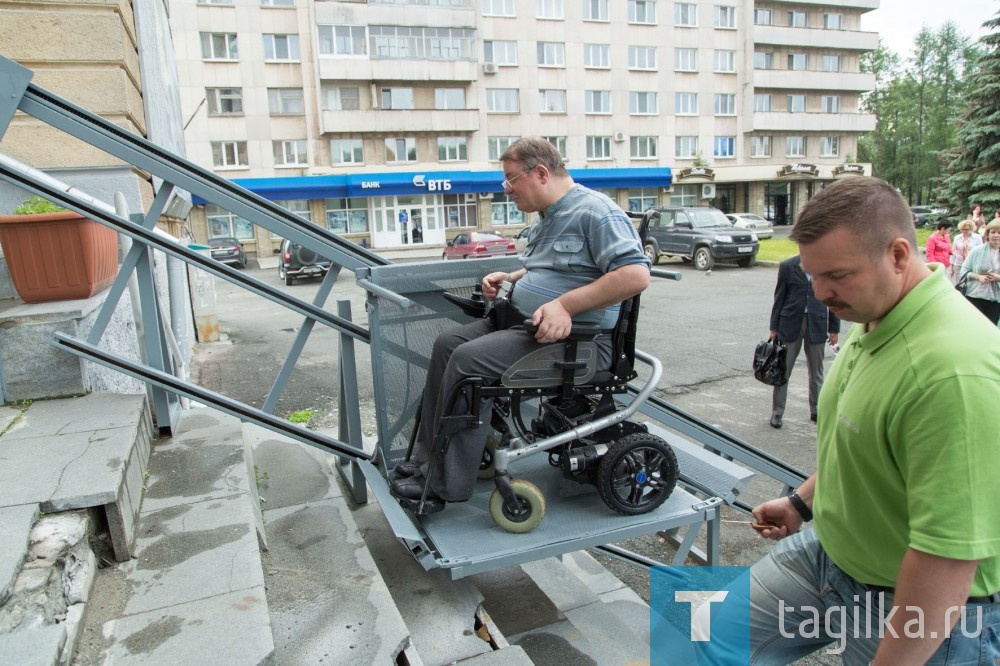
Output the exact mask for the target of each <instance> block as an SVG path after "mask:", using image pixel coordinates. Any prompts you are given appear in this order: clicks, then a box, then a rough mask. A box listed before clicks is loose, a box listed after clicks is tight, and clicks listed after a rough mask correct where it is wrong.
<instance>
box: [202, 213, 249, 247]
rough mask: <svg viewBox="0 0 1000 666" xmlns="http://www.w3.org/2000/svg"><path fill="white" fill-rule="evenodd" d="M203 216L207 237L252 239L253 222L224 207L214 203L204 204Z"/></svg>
mask: <svg viewBox="0 0 1000 666" xmlns="http://www.w3.org/2000/svg"><path fill="white" fill-rule="evenodd" d="M205 217H206V218H207V220H208V236H209V238H218V237H219V236H231V237H233V238H241V239H250V240H252V239H253V224H251V223H250V221H249V220H244V219H243V218H242V217H240V216H239V215H236V214H235V213H231V212H229V211H228V210H226V209H225V208H222V207H220V206H216V205H215V204H205Z"/></svg>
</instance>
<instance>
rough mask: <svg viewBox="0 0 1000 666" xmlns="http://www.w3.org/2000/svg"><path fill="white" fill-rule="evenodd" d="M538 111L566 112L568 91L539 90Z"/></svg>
mask: <svg viewBox="0 0 1000 666" xmlns="http://www.w3.org/2000/svg"><path fill="white" fill-rule="evenodd" d="M538 112H539V113H566V91H565V90H555V89H549V90H539V91H538Z"/></svg>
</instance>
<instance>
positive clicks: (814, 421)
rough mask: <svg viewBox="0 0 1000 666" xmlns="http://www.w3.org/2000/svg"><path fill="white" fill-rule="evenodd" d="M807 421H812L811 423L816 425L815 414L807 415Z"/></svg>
mask: <svg viewBox="0 0 1000 666" xmlns="http://www.w3.org/2000/svg"><path fill="white" fill-rule="evenodd" d="M809 420H810V421H812V422H813V423H816V412H813V413H812V414H810V415H809Z"/></svg>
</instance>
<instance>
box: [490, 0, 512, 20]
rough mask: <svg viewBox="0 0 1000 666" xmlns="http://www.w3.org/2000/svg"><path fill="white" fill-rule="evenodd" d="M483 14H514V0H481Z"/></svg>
mask: <svg viewBox="0 0 1000 666" xmlns="http://www.w3.org/2000/svg"><path fill="white" fill-rule="evenodd" d="M483 16H515V14H514V0H483Z"/></svg>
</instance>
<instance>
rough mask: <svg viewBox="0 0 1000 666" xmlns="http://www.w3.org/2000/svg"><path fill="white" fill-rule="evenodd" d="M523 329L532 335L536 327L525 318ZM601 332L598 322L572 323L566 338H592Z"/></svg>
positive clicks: (535, 331)
mask: <svg viewBox="0 0 1000 666" xmlns="http://www.w3.org/2000/svg"><path fill="white" fill-rule="evenodd" d="M524 330H526V331H527V332H528V333H530V334H531V335H534V334H535V333H537V332H538V327H537V326H535V325H534V324H532V323H531V320H530V319H525V320H524ZM603 332H604V331H603V330H602V329H601V327H600V325H599V324H573V328H572V329H570V332H569V335H568V336H566V340H593V339H594V338H596V337H597V336H598V335H600V334H601V333H603Z"/></svg>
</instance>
